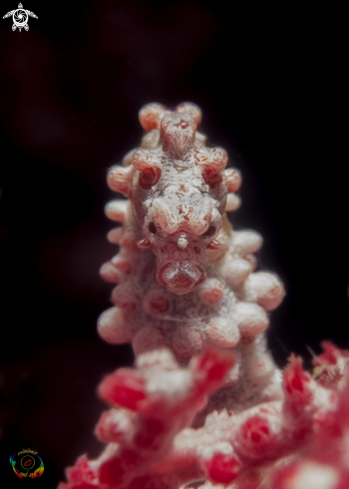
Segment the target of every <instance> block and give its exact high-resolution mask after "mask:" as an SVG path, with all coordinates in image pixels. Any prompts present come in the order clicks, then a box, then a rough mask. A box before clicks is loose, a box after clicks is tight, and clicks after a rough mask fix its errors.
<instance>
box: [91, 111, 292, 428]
mask: <svg viewBox="0 0 349 489" xmlns="http://www.w3.org/2000/svg"><path fill="white" fill-rule="evenodd" d="M139 117H140V122H141V124H142V126H143V128H144V129H145V131H146V134H145V136H144V137H143V139H142V142H141V147H140V148H138V149H136V150H133V151H131V152H130V153H128V154H127V155H126V156H125V158H124V160H123V164H122V166H114V167H112V168H111V169H110V171H109V173H108V184H109V186H110V188H111V189H112V190H114V191H116V192H119V193H121V194H123V195H124V196H125V197H127V200H114V201H111V202H110V203H109V204H107V206H106V214H107V216H108V217H109V218H110V219H112V220H114V221H118V222H121V227H118V228H115V229H113V230H112V231H110V233H109V234H108V239H109V241H111V242H112V243H115V244H118V245H119V252H118V254H117V255H116V256H114V258H112V260H111V261H110V262H108V263H105V264H104V265H103V266H102V268H101V276H102V277H103V279H104V280H106V281H108V282H114V283H118V285H117V286H116V287H115V288H114V290H113V292H112V302H113V303H114V307H113V308H111V309H108V310H107V311H105V312H104V313H103V314H102V315H101V316H100V318H99V321H98V331H99V334H100V336H101V337H102V338H103V339H104V340H106V341H108V342H110V343H115V344H120V343H125V342H129V343H132V347H133V349H134V352H135V354H136V355H138V354H140V353H143V352H145V351H149V350H152V349H155V348H158V347H161V346H167V347H168V348H170V349H171V350H172V351H173V352H174V354H175V355H176V357H177V359H178V360H179V361H180V362H181V363H182V364H185V363H186V362H188V360H189V359H190V358H191V357H192V356H193V355H195V354H197V353H200V352H201V351H202V350H203V349H204V347H205V345H207V344H214V345H216V346H219V347H221V348H229V349H233V350H234V351H235V353H236V358H237V361H236V364H235V366H234V368H233V369H232V371H231V372H230V374H229V375H228V376H227V378H226V382H225V385H224V386H223V388H222V389H221V390H220V391H219V392H218V393H216V394H215V396H214V398H212V399H211V401H210V402H209V405H208V406H207V408H206V410H205V413H207V412H209V411H211V410H213V409H217V408H219V407H221V406H224V407H226V408H227V409H233V410H234V411H236V412H237V411H240V410H242V409H246V408H247V407H249V406H251V405H254V404H256V403H258V402H261V401H263V400H271V399H275V398H278V397H281V396H282V394H281V388H280V381H281V375H280V372H279V370H278V369H277V368H276V367H275V364H274V362H273V360H272V358H271V355H270V353H269V351H268V349H267V346H266V341H265V334H264V331H265V330H266V328H267V327H268V325H269V318H268V315H267V312H268V311H271V310H272V309H275V308H276V307H277V306H278V305H279V304H280V302H281V301H282V299H283V297H284V289H283V285H282V283H281V282H280V280H279V279H278V278H277V277H276V276H275V275H273V274H270V273H266V272H262V271H257V272H255V269H256V259H255V256H254V255H253V253H255V252H256V251H257V250H258V249H259V248H260V247H261V245H262V238H261V237H260V235H259V234H258V233H255V232H252V231H234V230H233V228H232V225H231V223H230V222H229V220H228V217H227V215H226V214H225V212H226V211H233V210H235V209H236V208H238V206H239V205H240V199H239V197H238V196H237V195H236V193H235V192H236V191H237V190H238V189H239V186H240V184H241V177H240V174H239V172H238V171H237V170H235V169H233V168H228V169H225V167H226V165H227V162H228V156H227V153H226V152H225V151H224V150H223V149H221V148H208V147H207V146H206V138H205V136H204V135H203V134H201V133H200V132H199V131H198V130H197V126H198V125H199V124H200V121H201V111H200V109H199V108H198V107H197V106H196V105H194V104H190V103H183V104H180V105H179V106H178V107H177V108H176V109H175V110H174V111H173V112H172V111H169V110H167V109H166V108H165V107H164V106H162V105H160V104H148V105H146V106H145V107H143V108H142V109H141V111H140V114H139ZM200 422H202V420H201V421H200Z"/></svg>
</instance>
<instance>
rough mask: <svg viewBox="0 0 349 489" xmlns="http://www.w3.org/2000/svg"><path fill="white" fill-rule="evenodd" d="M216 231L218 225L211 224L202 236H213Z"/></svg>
mask: <svg viewBox="0 0 349 489" xmlns="http://www.w3.org/2000/svg"><path fill="white" fill-rule="evenodd" d="M215 232H216V226H210V227H209V228H208V230H207V231H206V233H204V234H202V236H213V235H214V233H215Z"/></svg>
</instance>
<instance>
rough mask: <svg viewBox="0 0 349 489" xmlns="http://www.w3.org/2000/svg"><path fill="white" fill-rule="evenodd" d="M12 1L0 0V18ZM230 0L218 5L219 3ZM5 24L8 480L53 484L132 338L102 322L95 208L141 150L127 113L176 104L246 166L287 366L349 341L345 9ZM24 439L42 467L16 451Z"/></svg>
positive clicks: (63, 14) (34, 5)
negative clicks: (38, 472)
mask: <svg viewBox="0 0 349 489" xmlns="http://www.w3.org/2000/svg"><path fill="white" fill-rule="evenodd" d="M16 5H17V0H6V1H3V2H2V3H1V12H0V14H1V17H2V16H3V15H4V14H5V13H6V12H7V11H9V10H13V9H14V8H16ZM224 5H225V6H224ZM24 8H26V9H29V10H31V11H33V12H34V13H35V14H36V15H37V16H38V17H39V18H38V19H33V18H30V19H29V27H30V30H29V31H28V32H25V31H23V30H22V32H21V33H20V32H18V30H17V31H15V32H12V30H11V26H12V19H11V18H9V19H5V20H2V19H1V22H0V74H1V76H0V124H1V153H0V158H1V159H0V167H1V173H0V188H1V190H0V192H1V199H0V213H1V214H0V216H1V224H0V226H1V227H0V238H1V241H0V245H1V255H0V266H1V271H0V273H1V286H2V289H1V296H0V301H1V306H0V307H1V309H0V322H1V333H0V335H1V341H0V429H1V438H0V443H1V450H0V459H1V474H0V479H1V481H2V482H4V480H5V478H7V477H9V478H10V479H9V482H8V484H7V485H6V487H17V485H16V484H21V486H23V484H24V485H27V484H29V485H31V484H32V485H33V486H34V485H37V486H42V487H46V488H51V487H52V488H53V487H55V486H56V484H57V482H58V480H61V479H62V478H63V468H64V467H65V466H67V465H71V464H72V463H73V462H74V461H75V459H76V457H77V456H78V455H80V454H81V453H84V452H88V454H89V456H90V457H94V456H97V455H98V453H99V452H100V450H101V444H99V443H98V442H97V441H96V440H95V438H94V435H93V427H94V425H95V424H96V422H97V420H98V418H99V415H100V413H101V412H102V410H103V409H105V406H104V404H103V403H102V402H100V401H99V400H98V399H97V398H96V395H95V389H96V386H97V385H98V382H99V381H100V379H101V377H102V376H103V375H104V374H106V373H108V372H110V371H112V370H114V369H115V368H116V367H117V366H119V365H131V364H132V361H133V357H132V353H131V349H130V347H129V346H111V345H107V344H105V343H104V342H102V341H101V340H100V339H99V337H98V336H97V334H96V320H97V317H98V315H99V314H100V313H101V312H102V311H103V310H105V309H106V308H107V307H110V303H109V296H110V292H111V288H112V287H111V286H110V285H108V284H104V283H103V282H102V280H101V279H100V278H99V276H98V269H99V267H100V265H101V264H102V263H103V262H104V261H106V260H108V259H109V258H110V257H111V256H112V255H113V254H114V253H115V248H114V247H113V246H112V245H110V244H108V243H107V241H106V239H105V234H106V233H107V231H108V230H109V229H111V228H112V223H111V222H110V221H108V220H107V219H106V218H105V217H104V214H103V207H104V205H105V203H106V202H107V201H108V200H110V199H111V198H112V197H113V194H112V192H111V191H110V190H109V189H108V188H107V185H106V183H105V178H106V172H107V169H108V167H109V166H111V165H112V164H114V163H116V162H118V161H119V160H120V159H121V158H122V156H123V155H124V154H125V153H126V152H127V151H128V150H130V149H132V148H133V147H135V146H137V145H138V143H139V140H140V138H141V135H142V130H141V127H140V125H139V123H138V116H137V114H138V110H139V109H140V108H141V107H142V105H144V104H145V103H148V102H153V101H156V102H161V103H163V104H165V105H167V106H169V107H174V106H175V105H177V104H178V103H180V102H183V101H192V102H195V103H196V104H198V105H199V106H200V107H201V108H202V111H203V115H204V117H203V122H202V131H203V132H204V133H206V134H208V137H209V143H210V144H212V145H220V146H223V147H225V148H226V149H227V150H228V153H229V155H230V161H231V164H232V165H233V166H236V167H237V168H239V169H240V170H241V172H242V175H243V186H242V189H241V191H240V195H241V197H242V207H241V209H240V210H239V211H237V212H236V213H234V215H233V217H232V219H233V222H234V224H235V225H236V227H237V228H238V229H241V228H250V229H255V230H257V231H258V232H260V233H261V234H262V235H263V237H264V240H265V241H264V246H263V248H262V250H261V252H260V253H259V260H260V264H261V267H262V268H264V269H267V270H272V271H274V272H276V273H277V274H278V275H279V276H280V277H281V279H282V280H283V281H284V283H285V287H286V291H287V296H286V298H285V300H284V303H283V304H282V305H281V306H280V307H279V308H278V309H277V311H275V312H274V313H272V319H271V327H270V345H271V348H272V351H273V353H274V355H275V358H276V359H277V361H278V363H279V364H280V365H282V366H283V365H284V364H285V362H286V358H287V356H288V355H289V354H290V352H292V351H294V352H296V353H298V354H301V355H302V356H303V357H304V358H305V359H306V361H307V364H308V365H309V359H310V354H309V352H308V350H307V346H310V347H311V348H313V350H314V351H315V352H317V353H318V352H319V351H320V346H319V342H320V341H321V340H322V339H325V338H326V339H332V340H334V341H335V342H336V343H337V344H338V345H340V346H341V347H345V348H349V330H348V310H349V309H348V301H347V294H346V292H347V283H348V280H349V273H348V249H349V246H348V245H349V243H348V236H347V235H348V230H347V227H348V226H347V223H348V216H347V203H348V190H347V185H348V184H347V178H346V172H347V170H346V167H347V152H346V151H345V150H344V149H343V150H342V149H341V147H340V145H341V141H343V139H344V129H343V125H342V124H343V123H344V122H345V119H346V110H345V109H344V96H345V93H346V92H345V89H344V87H345V86H346V85H347V81H346V80H345V79H344V72H345V66H346V64H347V63H346V53H345V49H344V46H345V42H344V28H343V27H342V26H341V18H342V17H343V16H344V12H341V11H336V10H335V7H332V8H329V6H328V5H327V6H326V9H324V10H323V11H322V10H321V6H320V5H319V4H317V5H316V7H314V8H313V9H312V8H310V7H309V8H308V10H306V8H304V5H303V6H298V7H297V6H296V5H294V4H292V3H289V2H288V3H287V4H286V3H284V4H281V3H278V4H276V3H275V4H274V5H273V6H268V5H265V4H263V2H258V6H256V5H254V4H253V3H251V2H244V3H236V2H235V3H234V2H229V3H226V4H223V3H222V2H218V1H215V2H214V1H210V2H209V1H207V2H198V1H191V0H189V1H172V2H171V1H169V2H157V1H151V0H147V1H138V2H136V1H127V2H124V1H105V0H102V1H98V2H97V1H93V0H87V1H74V2H69V3H68V2H60V3H57V4H56V5H54V4H52V2H51V3H50V2H45V3H43V2H37V1H35V0H25V1H24ZM23 448H35V449H37V450H38V451H39V453H40V455H41V456H42V458H43V460H44V463H45V472H44V475H43V477H42V478H41V479H40V480H36V481H30V482H29V481H28V480H26V481H24V480H19V479H17V478H16V476H15V474H14V473H13V472H12V469H11V466H10V464H9V462H8V457H9V454H10V453H14V452H16V451H18V450H21V449H23Z"/></svg>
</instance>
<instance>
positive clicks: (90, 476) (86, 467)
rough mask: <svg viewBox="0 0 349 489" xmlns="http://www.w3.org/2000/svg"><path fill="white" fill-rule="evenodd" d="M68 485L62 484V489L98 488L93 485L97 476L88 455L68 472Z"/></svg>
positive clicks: (82, 457)
mask: <svg viewBox="0 0 349 489" xmlns="http://www.w3.org/2000/svg"><path fill="white" fill-rule="evenodd" d="M66 473H67V479H68V481H69V483H68V484H64V485H63V484H61V489H63V488H66V489H96V488H97V487H98V486H97V485H95V484H94V483H93V481H94V480H95V479H96V477H97V474H96V473H95V471H94V470H93V469H92V468H91V466H90V464H89V461H88V459H87V457H86V455H82V456H81V457H79V458H78V460H77V461H76V464H75V465H74V466H73V467H69V468H68V469H67V471H66Z"/></svg>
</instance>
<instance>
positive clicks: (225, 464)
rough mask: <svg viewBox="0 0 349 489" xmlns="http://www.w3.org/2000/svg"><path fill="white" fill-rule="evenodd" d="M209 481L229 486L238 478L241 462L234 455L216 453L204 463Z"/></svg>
mask: <svg viewBox="0 0 349 489" xmlns="http://www.w3.org/2000/svg"><path fill="white" fill-rule="evenodd" d="M203 465H204V468H205V471H206V473H207V476H208V477H209V479H210V480H211V481H213V482H217V483H220V484H229V483H230V482H232V481H233V480H235V479H236V478H237V476H238V475H239V473H240V469H241V462H240V461H239V460H238V458H237V457H236V455H234V454H233V453H224V452H221V451H219V452H216V453H214V454H213V455H212V457H210V458H209V459H206V460H204V462H203Z"/></svg>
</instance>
